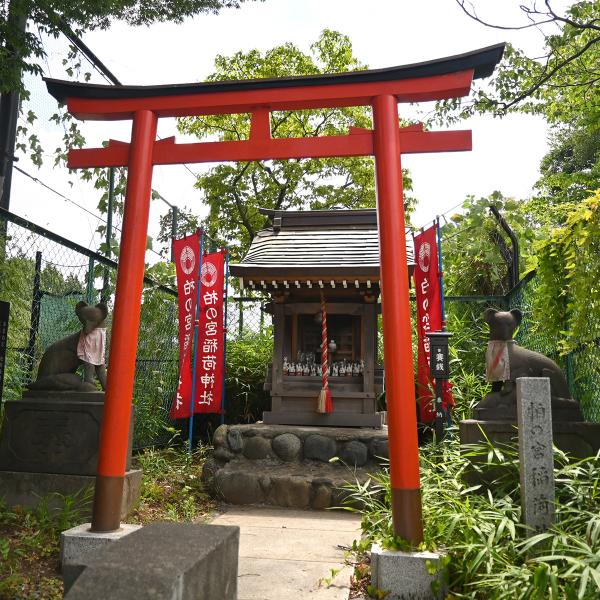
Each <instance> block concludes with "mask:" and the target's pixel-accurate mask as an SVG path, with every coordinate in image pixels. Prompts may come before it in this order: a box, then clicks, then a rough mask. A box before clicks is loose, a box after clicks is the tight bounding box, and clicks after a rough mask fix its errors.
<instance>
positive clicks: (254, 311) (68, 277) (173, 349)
mask: <svg viewBox="0 0 600 600" xmlns="http://www.w3.org/2000/svg"><path fill="white" fill-rule="evenodd" d="M0 253H1V256H0V299H1V300H4V301H7V302H9V303H10V322H9V329H8V343H7V356H6V369H5V381H4V390H3V394H2V400H3V401H4V400H17V399H19V398H21V395H22V393H23V391H24V390H25V389H26V388H27V384H28V383H29V382H30V381H32V380H33V379H35V376H36V372H37V364H38V362H39V360H40V358H41V356H42V354H43V353H44V351H45V349H46V348H48V346H50V345H51V344H53V343H54V342H56V341H57V340H59V339H61V338H63V337H65V336H66V335H69V334H71V333H73V332H74V331H77V330H78V329H80V328H81V324H80V323H79V320H78V319H77V317H76V315H75V305H76V304H77V303H78V302H79V301H81V300H84V301H86V302H88V303H89V304H92V303H96V302H98V301H100V300H103V301H105V302H106V303H107V304H108V306H109V318H108V323H107V325H108V334H109V341H108V343H109V344H110V315H111V313H110V309H111V308H112V303H113V299H114V298H113V295H112V290H113V289H114V282H115V278H116V263H115V262H114V261H111V260H109V259H107V258H105V257H104V256H102V255H100V254H97V253H95V252H93V251H90V250H88V249H86V248H83V247H81V246H78V245H77V244H74V243H72V242H70V241H69V240H67V239H64V238H62V237H60V236H57V235H55V234H54V233H52V232H50V231H48V230H46V229H44V228H41V227H39V226H37V225H35V224H33V223H31V222H29V221H27V220H25V219H22V218H20V217H17V216H15V215H11V214H10V213H6V212H4V211H3V212H2V213H1V214H0ZM271 324H272V322H271V315H270V314H269V313H268V312H267V311H266V299H264V298H250V297H235V296H230V297H229V298H228V304H227V327H228V334H227V335H228V340H229V346H230V354H229V360H228V365H229V367H230V370H231V372H232V377H231V378H230V379H231V381H228V391H229V392H230V394H231V395H232V397H234V399H235V400H236V403H235V404H234V403H232V405H231V407H230V408H231V410H232V411H234V412H235V414H232V417H233V418H244V414H247V415H248V418H250V415H252V416H254V412H256V411H254V410H251V409H250V408H248V406H249V404H256V396H258V395H260V394H259V392H260V390H261V389H262V382H260V384H259V379H260V378H261V377H263V375H264V370H263V369H261V368H259V366H257V365H254V370H253V371H252V372H250V370H249V369H248V363H249V362H251V360H252V359H251V357H250V356H249V355H250V354H251V348H249V347H248V346H249V345H251V344H252V342H253V341H256V340H261V343H262V344H263V345H266V346H270V340H271V338H272V331H271ZM177 327H178V326H177V292H176V291H175V290H173V289H171V288H169V287H166V286H160V285H158V284H156V283H154V282H153V281H152V280H150V279H148V278H147V279H146V282H145V287H144V294H143V302H142V307H141V320H140V333H139V342H138V353H137V362H136V374H135V388H134V414H135V430H134V446H135V447H138V448H139V447H142V446H146V445H153V444H160V443H161V442H164V441H166V440H168V439H169V438H170V437H171V435H172V431H171V430H170V428H171V427H172V425H173V423H172V421H171V420H170V419H169V410H170V408H171V404H172V401H173V397H174V391H175V388H176V385H177V377H178V365H179V347H178V337H177V332H178V329H177ZM261 352H262V350H261ZM241 356H244V357H245V358H244V359H242V360H240V357H241ZM265 356H266V354H265ZM238 363H242V364H238ZM240 369H241V370H240ZM240 373H242V374H245V376H246V377H247V378H248V379H255V380H256V381H255V382H254V385H253V386H252V385H251V383H250V382H249V381H246V382H244V381H241V380H238V378H239V376H240ZM252 387H254V388H256V390H255V389H251V388H252ZM234 406H237V407H238V408H235V409H234ZM239 411H241V413H243V414H241V417H240V415H238V414H237V413H238V412H239Z"/></svg>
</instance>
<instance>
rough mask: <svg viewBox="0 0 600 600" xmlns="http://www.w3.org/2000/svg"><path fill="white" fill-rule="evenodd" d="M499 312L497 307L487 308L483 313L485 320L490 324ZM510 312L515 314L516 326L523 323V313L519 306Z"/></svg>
mask: <svg viewBox="0 0 600 600" xmlns="http://www.w3.org/2000/svg"><path fill="white" fill-rule="evenodd" d="M498 312H499V311H497V310H496V309H495V308H486V309H485V312H484V313H483V318H484V319H485V322H486V323H487V324H488V325H489V324H491V323H492V321H493V320H494V316H495V315H496V314H497V313H498ZM510 314H511V315H512V316H513V318H514V320H515V323H516V326H517V327H518V326H519V325H520V324H521V321H522V320H523V313H522V312H521V311H520V310H519V309H518V308H513V309H512V310H511V311H510Z"/></svg>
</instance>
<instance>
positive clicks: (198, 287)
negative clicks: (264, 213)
mask: <svg viewBox="0 0 600 600" xmlns="http://www.w3.org/2000/svg"><path fill="white" fill-rule="evenodd" d="M199 233H200V256H199V257H198V271H197V275H196V310H195V314H194V348H193V350H194V353H193V354H192V393H191V395H190V420H189V422H188V452H189V453H190V454H191V453H192V450H193V447H194V440H193V438H194V412H195V410H196V373H197V371H198V365H197V362H198V329H199V328H200V325H199V322H200V310H201V304H202V294H201V291H202V261H203V260H204V230H202V229H201V230H200V232H199Z"/></svg>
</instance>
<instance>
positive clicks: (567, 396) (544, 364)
mask: <svg viewBox="0 0 600 600" xmlns="http://www.w3.org/2000/svg"><path fill="white" fill-rule="evenodd" d="M522 317H523V315H522V313H521V311H520V310H518V309H513V310H511V311H507V312H503V311H497V310H494V309H493V308H488V309H487V310H486V311H485V313H484V318H485V320H486V322H487V324H488V325H489V327H490V341H489V342H488V348H487V352H486V376H487V380H488V381H489V382H491V383H492V391H491V393H489V394H488V395H487V396H486V397H485V398H484V399H483V400H482V401H481V402H480V403H479V404H478V406H477V408H476V409H475V410H476V411H478V410H480V409H488V410H489V409H492V410H495V411H497V410H503V409H505V410H506V411H507V414H506V416H507V417H508V416H509V414H508V413H509V412H510V413H513V412H514V415H515V416H516V403H517V393H516V379H517V378H519V377H548V378H549V379H550V393H551V395H552V412H553V415H555V416H556V417H559V418H561V419H566V420H571V419H577V418H579V419H581V412H580V409H579V404H578V403H577V402H576V401H575V400H573V399H572V398H571V393H570V391H569V386H568V385H567V381H566V379H565V376H564V375H563V372H562V371H561V369H560V367H559V366H558V365H557V364H556V363H555V362H554V361H553V360H552V359H550V358H548V357H547V356H544V355H543V354H540V353H539V352H534V351H532V350H527V348H521V346H519V345H518V344H517V343H516V342H515V341H514V340H513V339H512V337H513V334H514V332H515V330H516V328H517V327H518V326H519V324H520V323H521V319H522ZM480 416H482V415H480Z"/></svg>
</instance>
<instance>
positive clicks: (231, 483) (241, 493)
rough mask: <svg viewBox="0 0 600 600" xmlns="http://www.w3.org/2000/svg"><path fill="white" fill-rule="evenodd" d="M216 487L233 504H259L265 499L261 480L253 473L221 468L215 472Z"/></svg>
mask: <svg viewBox="0 0 600 600" xmlns="http://www.w3.org/2000/svg"><path fill="white" fill-rule="evenodd" d="M214 488H215V490H216V492H217V493H218V494H219V495H221V496H222V497H223V498H224V499H225V500H226V501H227V502H230V503H231V504H259V503H261V502H264V499H265V498H264V494H263V491H262V488H261V485H260V481H259V479H258V477H257V476H255V475H254V474H252V473H240V472H239V471H237V472H236V471H225V470H223V469H221V470H220V471H218V472H217V473H216V474H215V479H214Z"/></svg>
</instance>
